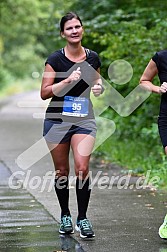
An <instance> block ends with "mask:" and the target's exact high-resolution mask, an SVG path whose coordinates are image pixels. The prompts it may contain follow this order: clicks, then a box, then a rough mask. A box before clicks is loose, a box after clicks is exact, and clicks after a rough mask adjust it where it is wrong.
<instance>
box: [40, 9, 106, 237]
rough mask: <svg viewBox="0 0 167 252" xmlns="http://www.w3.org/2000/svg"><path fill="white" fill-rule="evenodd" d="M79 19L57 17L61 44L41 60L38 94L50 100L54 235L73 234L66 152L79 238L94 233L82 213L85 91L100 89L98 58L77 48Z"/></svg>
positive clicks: (90, 142) (91, 132)
mask: <svg viewBox="0 0 167 252" xmlns="http://www.w3.org/2000/svg"><path fill="white" fill-rule="evenodd" d="M83 32H84V29H83V25H82V21H81V19H80V18H79V16H78V15H77V14H76V13H73V12H69V13H67V14H66V15H65V16H63V17H62V19H61V21H60V34H61V37H62V38H64V39H65V40H66V46H65V47H64V48H61V49H59V50H57V51H55V52H53V53H52V54H51V55H50V56H49V57H48V59H47V60H46V62H45V70H44V76H43V80H42V85H41V98H42V99H43V100H45V99H49V98H51V101H50V103H49V106H48V108H47V110H46V116H45V120H44V132H43V135H44V137H45V140H46V142H47V145H48V148H49V150H50V153H51V156H52V159H53V163H54V166H55V172H56V177H55V191H56V194H57V198H58V201H59V204H60V208H61V224H60V228H59V233H61V234H69V233H74V229H73V223H72V219H71V214H70V209H69V170H70V167H69V151H70V148H71V149H72V152H73V157H74V169H75V174H76V178H77V179H76V196H77V204H78V216H77V221H76V226H75V229H76V230H77V231H79V232H80V236H81V237H82V238H92V237H94V236H95V234H94V231H93V229H92V225H91V223H90V221H89V220H88V219H87V216H86V213H87V208H88V204H89V199H90V193H91V189H90V187H89V185H90V177H89V160H90V155H91V152H92V149H93V146H94V142H95V137H96V130H97V129H96V122H95V118H94V113H93V106H92V102H91V100H90V93H91V91H92V92H93V94H94V96H99V95H100V94H101V93H102V92H103V87H102V85H101V83H102V82H101V79H100V74H99V73H100V66H101V63H100V59H99V57H98V55H97V53H96V52H94V51H92V50H89V49H88V48H85V47H83V46H82V44H81V41H82V36H83Z"/></svg>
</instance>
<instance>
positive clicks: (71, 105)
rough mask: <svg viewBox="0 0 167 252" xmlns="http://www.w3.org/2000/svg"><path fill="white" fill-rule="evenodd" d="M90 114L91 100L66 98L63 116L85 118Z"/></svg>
mask: <svg viewBox="0 0 167 252" xmlns="http://www.w3.org/2000/svg"><path fill="white" fill-rule="evenodd" d="M88 113H89V100H88V99H87V98H85V97H73V96H65V97H64V104H63V112H62V115H66V116H76V117H85V116H87V115H88Z"/></svg>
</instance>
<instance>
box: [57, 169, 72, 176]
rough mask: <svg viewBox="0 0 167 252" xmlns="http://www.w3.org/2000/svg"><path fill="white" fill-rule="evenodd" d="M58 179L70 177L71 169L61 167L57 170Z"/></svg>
mask: <svg viewBox="0 0 167 252" xmlns="http://www.w3.org/2000/svg"><path fill="white" fill-rule="evenodd" d="M55 173H56V177H64V176H65V177H68V175H69V168H67V167H61V168H59V169H57V168H56V169H55Z"/></svg>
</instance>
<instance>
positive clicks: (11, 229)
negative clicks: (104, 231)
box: [0, 164, 84, 252]
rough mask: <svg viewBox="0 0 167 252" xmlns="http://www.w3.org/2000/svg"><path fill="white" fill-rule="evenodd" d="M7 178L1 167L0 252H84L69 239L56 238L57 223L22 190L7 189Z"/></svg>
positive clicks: (59, 236) (1, 165)
mask: <svg viewBox="0 0 167 252" xmlns="http://www.w3.org/2000/svg"><path fill="white" fill-rule="evenodd" d="M8 176H9V171H8V170H7V168H6V167H5V166H4V165H3V164H0V251H3V252H18V251H21V252H34V251H35V252H39V251H40V252H62V251H69V252H84V250H83V248H82V246H81V245H80V244H79V243H78V242H77V241H76V240H74V239H73V238H72V237H71V236H65V235H59V233H58V232H57V230H58V223H57V222H56V221H55V220H54V219H53V217H52V216H51V215H50V214H49V213H48V212H47V211H46V210H45V209H44V208H43V206H41V204H40V203H38V202H37V201H36V200H35V199H34V197H33V196H32V195H30V194H29V193H28V192H27V191H26V190H25V189H19V190H14V189H10V188H9V187H8V183H7V177H8ZM2 178H3V179H2Z"/></svg>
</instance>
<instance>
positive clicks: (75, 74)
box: [67, 67, 81, 83]
mask: <svg viewBox="0 0 167 252" xmlns="http://www.w3.org/2000/svg"><path fill="white" fill-rule="evenodd" d="M80 77H81V71H80V67H78V68H77V70H74V71H73V72H72V73H71V74H70V76H69V77H68V78H67V82H69V83H71V82H73V81H77V80H79V78H80Z"/></svg>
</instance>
